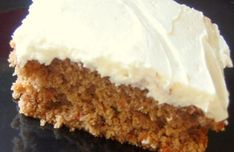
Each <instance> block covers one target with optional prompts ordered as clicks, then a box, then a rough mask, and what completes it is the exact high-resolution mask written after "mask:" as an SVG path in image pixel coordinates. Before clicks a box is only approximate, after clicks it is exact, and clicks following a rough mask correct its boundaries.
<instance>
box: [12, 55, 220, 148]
mask: <svg viewBox="0 0 234 152" xmlns="http://www.w3.org/2000/svg"><path fill="white" fill-rule="evenodd" d="M10 63H11V66H13V67H15V72H16V74H17V81H16V82H15V83H14V84H13V86H12V90H13V96H14V98H15V99H19V101H18V104H19V107H20V113H23V114H24V115H26V116H30V117H34V118H39V119H41V124H42V125H43V124H44V123H45V122H48V123H50V124H53V125H54V127H55V128H59V127H61V126H63V125H64V126H66V127H68V128H70V129H71V131H73V130H75V129H83V130H86V131H88V132H89V133H91V134H93V135H94V136H104V137H106V138H108V139H114V140H117V141H119V142H121V143H124V142H128V143H130V144H133V145H137V146H141V147H143V148H146V149H149V150H154V151H160V152H204V151H205V149H206V147H207V141H208V139H207V132H208V131H209V130H210V129H212V130H215V131H220V130H223V129H224V123H223V122H219V123H217V122H214V121H213V120H211V119H208V118H207V117H206V116H205V115H204V113H203V112H202V111H201V110H200V109H198V108H196V107H194V106H189V107H174V106H172V105H168V104H161V105H159V104H158V103H157V101H155V100H154V99H152V98H149V97H147V96H146V94H147V90H140V89H138V88H133V87H131V86H126V85H120V86H116V85H115V84H113V83H111V82H110V81H109V78H108V77H101V76H100V75H99V74H98V72H96V71H90V70H89V69H87V68H85V67H84V66H83V64H82V63H74V62H71V61H70V60H68V59H66V60H64V61H62V60H58V59H54V60H53V62H52V63H51V64H50V65H48V66H45V65H43V64H40V63H38V62H37V61H29V62H28V63H27V64H26V65H25V66H24V67H19V65H18V64H17V62H16V59H15V52H14V51H13V52H12V53H11V55H10Z"/></svg>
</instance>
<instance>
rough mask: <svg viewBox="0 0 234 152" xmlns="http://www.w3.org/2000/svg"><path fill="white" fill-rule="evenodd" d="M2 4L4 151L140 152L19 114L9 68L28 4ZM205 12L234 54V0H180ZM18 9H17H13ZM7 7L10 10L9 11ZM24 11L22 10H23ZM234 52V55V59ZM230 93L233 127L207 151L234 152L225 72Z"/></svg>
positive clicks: (231, 80)
mask: <svg viewBox="0 0 234 152" xmlns="http://www.w3.org/2000/svg"><path fill="white" fill-rule="evenodd" d="M15 1H16V0H15ZM19 1H21V3H17V4H16V3H14V0H8V1H7V0H2V1H1V2H0V5H1V7H0V9H1V10H0V152H12V151H14V152H76V151H77V152H119V151H123V152H139V151H143V150H141V149H138V148H135V147H134V146H130V145H126V144H125V145H121V144H119V143H117V142H113V141H109V140H104V139H101V138H95V137H93V136H91V135H89V134H87V133H84V132H82V131H77V132H74V133H69V131H68V130H67V129H65V128H62V129H59V130H55V129H53V128H52V127H51V126H49V125H48V126H46V127H43V128H42V127H40V126H39V121H38V120H33V119H30V118H26V117H24V116H22V115H19V114H17V106H16V104H15V103H14V102H13V100H12V98H11V91H10V86H11V84H12V82H13V81H14V79H15V78H14V77H12V69H10V68H9V67H8V63H7V57H8V54H9V51H10V48H9V45H8V43H9V40H10V37H11V33H12V32H13V31H14V29H15V28H16V27H17V26H19V25H20V22H21V20H22V18H24V16H25V15H26V14H27V9H22V7H25V4H28V2H27V3H25V1H23V0H19ZM177 1H178V2H181V3H186V4H187V5H189V6H192V7H195V8H196V9H199V10H202V11H203V12H204V14H205V15H206V16H209V17H210V18H211V19H212V21H213V22H215V23H217V24H218V25H219V27H220V30H221V33H222V35H223V36H224V37H225V39H226V41H227V43H228V44H229V46H230V48H231V50H232V51H234V34H233V32H234V1H232V0H177ZM12 7H14V8H12ZM16 7H17V8H18V9H15V8H16ZM3 8H7V9H8V10H9V9H10V11H6V9H4V10H2V9H3ZM19 8H21V9H19ZM233 55H234V53H232V59H234V58H233ZM225 75H226V82H227V86H228V89H229V91H230V101H231V103H230V108H229V114H230V117H229V126H228V127H227V129H226V131H225V132H223V133H218V134H217V133H213V132H211V133H209V146H208V150H207V152H234V71H233V70H232V69H227V70H225Z"/></svg>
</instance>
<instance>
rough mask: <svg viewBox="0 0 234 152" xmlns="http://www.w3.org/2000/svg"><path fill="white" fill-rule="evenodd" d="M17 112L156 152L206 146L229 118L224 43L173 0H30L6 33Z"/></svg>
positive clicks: (195, 151)
mask: <svg viewBox="0 0 234 152" xmlns="http://www.w3.org/2000/svg"><path fill="white" fill-rule="evenodd" d="M10 44H11V47H12V48H13V51H12V52H11V54H10V58H9V62H10V65H11V66H12V67H14V68H15V74H16V75H17V80H16V82H15V83H14V84H13V86H12V90H13V97H14V98H15V99H18V105H19V108H20V110H19V112H20V113H22V114H24V115H26V116H29V117H33V118H39V119H40V120H41V125H44V124H45V123H50V124H53V125H54V128H60V127H61V126H66V127H68V128H70V130H71V131H73V130H75V129H83V130H85V131H87V132H89V133H90V134H92V135H94V136H103V137H105V138H107V139H113V140H117V141H119V142H121V143H130V144H133V145H136V146H140V147H142V148H144V149H148V150H152V151H159V152H204V151H205V149H206V147H207V141H208V138H207V133H208V131H209V130H213V131H217V132H218V131H223V130H224V129H225V125H226V124H227V121H226V120H227V118H228V112H227V108H228V104H229V93H228V91H227V88H226V84H225V80H224V72H223V71H224V68H225V67H232V61H231V58H230V50H229V47H228V45H227V44H226V42H225V40H224V38H223V37H222V36H221V35H220V32H219V29H218V27H217V25H216V24H213V23H212V22H211V21H210V19H209V18H207V17H205V16H204V15H203V13H202V12H199V11H197V10H195V9H193V8H190V7H188V6H186V5H181V4H178V3H177V2H175V1H174V0H163V1H162V0H49V1H47V0H33V3H32V5H31V6H30V8H29V14H28V15H27V16H26V18H25V19H24V20H23V21H22V25H21V26H20V27H19V28H17V29H16V31H15V32H14V34H13V36H12V41H11V43H10Z"/></svg>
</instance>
